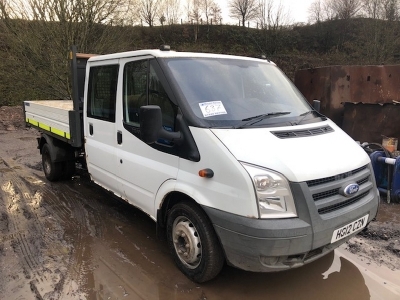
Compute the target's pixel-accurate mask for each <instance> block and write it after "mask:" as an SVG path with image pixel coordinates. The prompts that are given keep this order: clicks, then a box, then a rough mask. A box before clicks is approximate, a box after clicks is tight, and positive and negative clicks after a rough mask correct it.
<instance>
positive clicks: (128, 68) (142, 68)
mask: <svg viewBox="0 0 400 300" xmlns="http://www.w3.org/2000/svg"><path fill="white" fill-rule="evenodd" d="M149 65H150V67H149ZM123 90H124V95H123V103H124V107H123V111H124V122H125V124H127V125H130V126H133V127H136V128H138V127H139V126H140V124H139V110H140V107H141V106H143V105H147V104H150V105H158V106H159V107H160V108H161V112H162V118H163V126H164V128H165V129H166V130H169V131H174V128H175V117H176V111H177V109H176V107H175V105H174V104H173V103H172V102H171V100H170V99H169V97H168V95H167V93H166V92H165V89H164V87H163V85H162V83H161V81H160V79H159V76H158V75H157V73H156V71H155V70H154V68H153V66H151V64H149V60H142V61H132V62H129V63H127V64H126V65H125V68H124V87H123Z"/></svg>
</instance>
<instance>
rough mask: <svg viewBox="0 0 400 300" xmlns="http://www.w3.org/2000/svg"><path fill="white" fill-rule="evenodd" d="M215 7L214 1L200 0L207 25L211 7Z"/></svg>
mask: <svg viewBox="0 0 400 300" xmlns="http://www.w3.org/2000/svg"><path fill="white" fill-rule="evenodd" d="M215 5H216V3H215V2H214V0H201V7H202V10H203V12H204V16H205V17H206V23H207V24H208V22H209V19H210V17H211V14H212V7H213V6H215Z"/></svg>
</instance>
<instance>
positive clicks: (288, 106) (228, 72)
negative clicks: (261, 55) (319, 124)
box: [167, 58, 313, 128]
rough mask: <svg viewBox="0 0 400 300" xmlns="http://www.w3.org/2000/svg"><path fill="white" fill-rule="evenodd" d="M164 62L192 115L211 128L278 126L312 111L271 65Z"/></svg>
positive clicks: (203, 60) (231, 61) (232, 61)
mask: <svg viewBox="0 0 400 300" xmlns="http://www.w3.org/2000/svg"><path fill="white" fill-rule="evenodd" d="M167 65H168V67H169V69H170V70H171V72H172V76H173V77H174V79H175V81H176V83H177V85H178V86H179V88H180V89H181V92H182V94H183V95H184V97H185V98H186V101H187V102H188V104H189V106H190V108H191V110H192V111H193V113H194V114H195V115H196V117H197V118H200V119H202V120H205V121H209V124H211V125H210V126H233V127H236V128H241V127H248V126H263V125H268V124H273V123H274V124H276V123H279V122H288V121H292V120H293V121H294V120H295V119H298V118H299V116H300V115H302V114H303V115H304V114H305V113H307V112H308V111H310V110H311V108H310V106H309V105H308V103H307V102H306V100H305V99H304V97H303V96H302V95H301V94H300V92H299V91H298V90H297V88H296V87H295V86H294V85H293V83H292V82H291V81H290V80H289V79H288V78H287V77H286V76H285V75H284V74H283V72H282V71H281V70H279V68H277V67H276V66H275V65H273V64H271V63H267V62H264V61H253V60H241V59H227V58H224V59H217V58H171V59H167ZM310 117H311V118H313V114H311V116H310Z"/></svg>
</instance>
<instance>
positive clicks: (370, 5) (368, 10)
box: [361, 0, 383, 19]
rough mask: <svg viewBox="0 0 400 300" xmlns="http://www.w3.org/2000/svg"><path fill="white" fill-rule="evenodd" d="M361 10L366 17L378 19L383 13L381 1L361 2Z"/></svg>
mask: <svg viewBox="0 0 400 300" xmlns="http://www.w3.org/2000/svg"><path fill="white" fill-rule="evenodd" d="M361 3H362V8H363V11H364V13H365V14H366V16H367V17H369V18H372V19H380V18H381V16H382V11H383V5H382V4H383V3H382V0H362V1H361Z"/></svg>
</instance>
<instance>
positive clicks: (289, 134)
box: [271, 125, 334, 139]
mask: <svg viewBox="0 0 400 300" xmlns="http://www.w3.org/2000/svg"><path fill="white" fill-rule="evenodd" d="M333 131H334V130H333V128H332V127H330V126H329V125H327V126H322V127H316V128H311V129H303V130H290V131H272V132H271V133H272V134H273V135H275V136H276V137H278V138H280V139H290V138H297V137H307V136H313V135H321V134H326V133H330V132H333Z"/></svg>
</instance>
